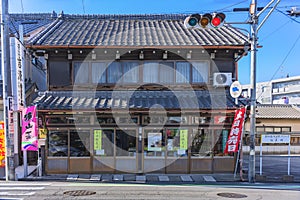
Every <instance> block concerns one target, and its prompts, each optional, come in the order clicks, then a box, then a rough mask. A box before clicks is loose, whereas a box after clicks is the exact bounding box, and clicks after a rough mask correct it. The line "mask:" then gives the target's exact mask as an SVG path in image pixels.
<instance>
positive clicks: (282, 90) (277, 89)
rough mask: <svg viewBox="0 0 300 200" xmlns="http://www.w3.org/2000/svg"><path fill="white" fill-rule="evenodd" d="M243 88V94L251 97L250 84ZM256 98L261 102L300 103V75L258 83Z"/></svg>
mask: <svg viewBox="0 0 300 200" xmlns="http://www.w3.org/2000/svg"><path fill="white" fill-rule="evenodd" d="M242 89H243V93H242V94H243V96H244V97H250V85H243V86H242ZM256 98H257V102H259V103H261V104H300V76H295V77H287V78H281V79H275V80H272V81H270V82H260V83H257V86H256Z"/></svg>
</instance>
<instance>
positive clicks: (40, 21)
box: [0, 12, 57, 120]
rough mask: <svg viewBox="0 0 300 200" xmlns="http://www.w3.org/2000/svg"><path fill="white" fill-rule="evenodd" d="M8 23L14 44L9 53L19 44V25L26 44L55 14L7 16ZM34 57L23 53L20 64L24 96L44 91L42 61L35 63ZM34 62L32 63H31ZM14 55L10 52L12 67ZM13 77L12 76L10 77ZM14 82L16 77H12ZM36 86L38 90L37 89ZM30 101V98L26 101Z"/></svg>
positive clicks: (0, 105) (0, 117)
mask: <svg viewBox="0 0 300 200" xmlns="http://www.w3.org/2000/svg"><path fill="white" fill-rule="evenodd" d="M9 17H10V23H9V26H10V28H9V31H10V37H11V41H13V42H14V45H12V44H11V49H10V50H11V51H15V49H16V48H17V47H16V46H17V45H18V44H19V43H17V42H16V40H19V38H20V25H23V28H21V29H22V30H23V38H24V42H25V43H26V41H27V40H29V39H30V38H31V37H33V36H34V35H35V34H37V33H39V32H40V31H42V30H43V29H45V28H46V26H47V25H49V24H50V23H51V22H52V21H53V19H54V18H53V17H55V18H56V17H57V16H56V14H55V12H53V13H52V14H51V13H45V14H9ZM22 30H21V31H22ZM12 38H16V40H12ZM33 57H34V55H32V54H30V52H24V54H23V60H22V63H23V65H24V68H23V70H24V77H23V78H24V84H25V90H26V92H25V96H26V97H27V96H32V92H33V93H34V91H35V90H37V89H39V90H42V91H44V90H46V89H47V88H46V81H45V76H46V74H45V70H44V64H43V60H39V61H37V60H36V59H35V58H33ZM32 61H34V62H32ZM16 62H17V60H16V55H13V53H12V52H11V63H12V66H15V65H14V64H13V63H16ZM0 65H1V57H0ZM12 76H13V75H12ZM12 78H14V80H16V79H17V78H16V77H12ZM37 85H38V88H37ZM2 90H3V86H2V70H0V99H1V103H0V120H3V103H2V93H3V91H2ZM27 100H28V101H30V98H29V99H27Z"/></svg>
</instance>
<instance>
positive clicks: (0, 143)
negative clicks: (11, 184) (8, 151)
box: [0, 121, 5, 167]
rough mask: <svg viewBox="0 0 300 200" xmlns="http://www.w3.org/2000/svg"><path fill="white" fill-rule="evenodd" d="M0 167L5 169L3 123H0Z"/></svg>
mask: <svg viewBox="0 0 300 200" xmlns="http://www.w3.org/2000/svg"><path fill="white" fill-rule="evenodd" d="M0 167H5V133H4V121H0Z"/></svg>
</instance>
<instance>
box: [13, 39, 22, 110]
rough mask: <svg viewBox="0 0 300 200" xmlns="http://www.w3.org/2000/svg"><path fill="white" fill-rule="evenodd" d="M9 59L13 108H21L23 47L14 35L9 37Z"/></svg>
mask: <svg viewBox="0 0 300 200" xmlns="http://www.w3.org/2000/svg"><path fill="white" fill-rule="evenodd" d="M10 52H11V55H10V60H11V79H12V96H13V99H14V101H13V102H14V110H15V111H16V110H22V109H23V108H24V107H25V81H24V79H25V77H24V65H25V53H24V52H25V48H24V46H23V45H22V43H21V42H20V41H19V40H18V39H17V38H15V37H12V38H10Z"/></svg>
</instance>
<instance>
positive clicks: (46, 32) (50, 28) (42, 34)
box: [29, 18, 63, 45]
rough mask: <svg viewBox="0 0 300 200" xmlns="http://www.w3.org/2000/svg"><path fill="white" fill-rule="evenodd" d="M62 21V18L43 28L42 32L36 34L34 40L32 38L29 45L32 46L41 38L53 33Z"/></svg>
mask: <svg viewBox="0 0 300 200" xmlns="http://www.w3.org/2000/svg"><path fill="white" fill-rule="evenodd" d="M62 22H63V19H62V18H57V19H55V20H54V21H53V22H51V24H49V25H48V27H47V28H45V29H44V30H43V31H41V32H40V33H38V34H37V35H36V36H35V37H34V38H32V39H31V40H30V41H29V43H31V44H33V45H34V43H36V42H38V41H39V40H40V39H42V38H43V37H46V36H48V35H50V34H52V33H53V31H54V30H55V29H56V28H57V27H58V26H60V25H61V24H62Z"/></svg>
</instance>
